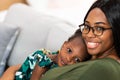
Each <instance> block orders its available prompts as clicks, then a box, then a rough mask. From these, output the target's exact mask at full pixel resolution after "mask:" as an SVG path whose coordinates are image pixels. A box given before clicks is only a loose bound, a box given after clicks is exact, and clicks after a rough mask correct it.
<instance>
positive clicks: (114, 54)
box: [92, 47, 119, 59]
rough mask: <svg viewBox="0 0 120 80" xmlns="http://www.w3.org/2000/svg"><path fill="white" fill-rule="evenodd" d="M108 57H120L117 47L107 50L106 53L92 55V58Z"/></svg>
mask: <svg viewBox="0 0 120 80" xmlns="http://www.w3.org/2000/svg"><path fill="white" fill-rule="evenodd" d="M106 57H110V58H113V59H116V58H119V57H118V55H117V52H116V50H115V48H114V47H112V48H110V49H109V50H108V51H106V52H105V53H104V54H99V55H94V56H92V59H96V58H106Z"/></svg>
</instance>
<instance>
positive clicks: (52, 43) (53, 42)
mask: <svg viewBox="0 0 120 80" xmlns="http://www.w3.org/2000/svg"><path fill="white" fill-rule="evenodd" d="M75 30H76V28H74V27H70V26H64V25H63V27H52V28H51V29H50V31H49V35H48V37H47V42H46V48H47V49H49V50H51V51H57V50H59V49H60V48H61V46H62V44H63V43H64V41H66V40H67V39H68V38H69V37H70V36H71V35H72V34H73V33H74V32H75Z"/></svg>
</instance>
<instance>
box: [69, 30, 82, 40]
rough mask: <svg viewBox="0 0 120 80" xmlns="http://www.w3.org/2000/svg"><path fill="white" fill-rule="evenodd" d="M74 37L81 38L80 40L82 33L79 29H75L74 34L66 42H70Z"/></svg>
mask: <svg viewBox="0 0 120 80" xmlns="http://www.w3.org/2000/svg"><path fill="white" fill-rule="evenodd" d="M76 37H81V39H82V33H81V31H80V30H79V29H77V30H76V31H75V33H74V34H73V35H72V36H71V37H69V38H68V41H71V40H73V39H74V38H76Z"/></svg>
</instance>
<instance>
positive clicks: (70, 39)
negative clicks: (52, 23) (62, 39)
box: [68, 29, 91, 61]
mask: <svg viewBox="0 0 120 80" xmlns="http://www.w3.org/2000/svg"><path fill="white" fill-rule="evenodd" d="M77 37H80V39H81V40H80V41H81V43H83V45H84V46H85V48H86V45H85V42H84V40H83V38H82V32H81V31H80V29H77V30H76V31H75V33H74V34H73V35H72V36H71V37H69V38H68V42H69V41H72V40H73V39H75V38H77ZM83 45H81V46H83ZM85 50H86V54H85V57H84V60H83V61H87V60H90V59H91V55H89V54H88V52H87V48H86V49H85Z"/></svg>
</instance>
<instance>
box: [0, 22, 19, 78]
mask: <svg viewBox="0 0 120 80" xmlns="http://www.w3.org/2000/svg"><path fill="white" fill-rule="evenodd" d="M19 32H20V30H19V28H18V27H16V26H14V25H9V24H5V23H0V76H1V75H2V72H3V71H4V69H5V66H6V62H7V59H8V57H9V55H10V52H11V51H12V48H13V46H14V43H15V41H16V39H17V36H18V34H19Z"/></svg>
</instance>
